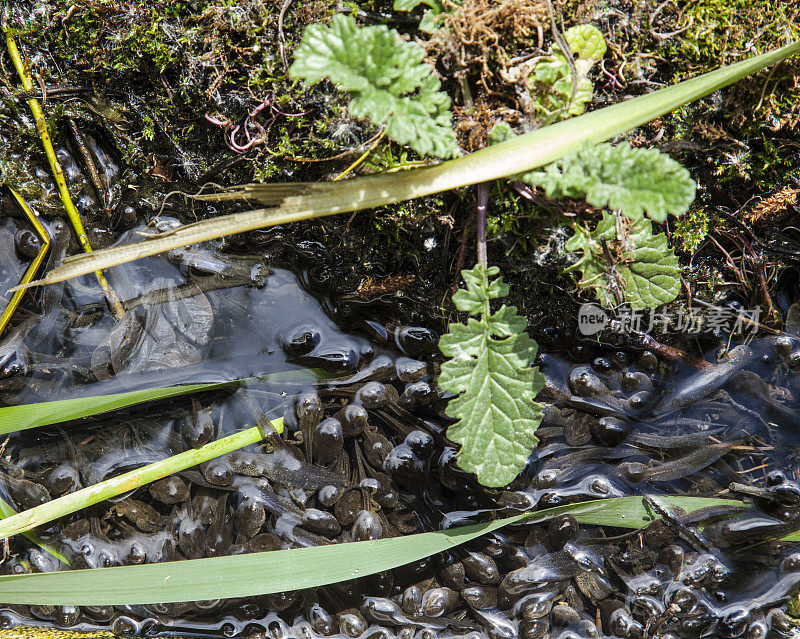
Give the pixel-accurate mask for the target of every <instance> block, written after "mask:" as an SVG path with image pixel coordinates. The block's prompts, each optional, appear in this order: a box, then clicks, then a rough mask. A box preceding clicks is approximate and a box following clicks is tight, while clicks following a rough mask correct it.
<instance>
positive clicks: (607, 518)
mask: <svg viewBox="0 0 800 639" xmlns="http://www.w3.org/2000/svg"><path fill="white" fill-rule="evenodd" d="M659 503H660V505H661V506H662V507H665V508H668V507H680V508H681V509H683V511H685V512H686V513H693V512H695V511H697V510H700V509H703V508H708V507H711V506H731V508H732V510H733V511H735V510H736V509H738V508H742V507H744V506H745V504H744V503H743V502H740V501H736V500H733V499H712V498H704V497H664V496H661V497H659ZM565 513H571V514H573V515H574V516H575V517H576V518H577V519H578V521H579V522H581V523H586V524H595V525H604V526H614V527H619V528H643V527H645V526H647V525H648V524H650V523H652V522H653V521H654V520H655V518H657V515H655V516H654V515H653V513H652V512H651V511H650V509H649V507H648V506H647V504H646V503H644V500H643V499H642V498H641V497H618V498H613V499H603V500H597V501H590V502H584V503H582V504H570V505H567V506H557V507H555V508H549V509H547V510H543V511H540V512H535V513H525V514H522V515H516V516H514V517H508V518H505V519H498V520H495V521H491V522H488V523H483V524H477V525H472V526H462V527H458V528H452V529H450V530H443V531H440V532H430V533H420V534H416V535H406V536H404V537H393V538H391V539H378V540H376V541H360V542H353V543H346V544H333V545H330V546H317V547H314V548H300V549H293V550H277V551H272V552H260V553H251V554H246V555H233V556H228V557H214V558H210V559H192V560H185V561H171V562H164V563H158V564H146V565H140V566H120V567H115V568H99V569H94V570H74V571H64V572H55V573H39V574H32V575H10V576H0V593H2V595H0V597H2V600H3V602H5V603H9V604H29V605H30V604H49V605H65V604H69V605H78V606H88V605H125V604H128V605H136V604H150V603H168V602H175V601H196V600H204V599H223V598H229V597H247V596H252V595H259V594H268V593H275V592H282V591H286V590H298V589H302V588H313V587H315V586H322V585H325V584H331V583H337V582H339V581H345V580H347V579H354V578H356V577H364V576H366V575H372V574H375V573H378V572H383V571H385V570H391V569H393V568H397V567H398V566H402V565H405V564H408V563H411V562H414V561H418V560H420V559H423V558H425V557H428V556H430V555H434V554H436V553H439V552H442V551H444V550H449V549H450V548H453V547H454V546H458V545H460V544H463V543H465V542H467V541H470V540H472V539H475V538H476V537H480V536H481V535H484V534H486V533H489V532H492V531H494V530H497V529H498V528H502V527H503V526H507V525H510V524H515V523H519V522H522V521H523V520H524V521H526V522H528V523H536V522H541V521H546V520H548V519H551V518H552V517H555V516H556V515H561V514H565Z"/></svg>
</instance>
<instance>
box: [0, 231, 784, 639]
mask: <svg viewBox="0 0 800 639" xmlns="http://www.w3.org/2000/svg"><path fill="white" fill-rule="evenodd" d="M173 223H174V222H173V221H172V220H170V219H168V218H163V219H160V220H158V221H156V222H154V223H153V224H151V225H150V226H149V227H147V228H145V227H142V228H137V229H133V230H131V231H129V232H128V233H127V234H126V235H124V236H123V237H121V238H120V240H119V241H121V242H125V241H130V239H132V238H135V237H136V236H137V235H138V234H140V233H147V232H152V229H153V228H155V229H161V230H163V229H165V228H168V227H169V226H170V225H171V224H173ZM55 231H56V233H55V235H56V236H57V235H58V232H57V231H58V229H55ZM108 277H109V281H110V283H111V285H112V286H113V287H114V289H115V291H116V292H117V294H118V295H119V296H120V298H121V300H122V301H123V304H124V306H125V308H126V310H127V313H126V315H125V317H124V318H122V319H121V320H119V321H117V320H115V319H114V318H113V317H112V316H111V315H110V314H109V313H108V311H107V309H106V306H105V304H104V303H103V299H102V297H101V296H100V292H99V288H98V287H97V286H96V284H95V283H94V282H93V281H92V280H91V279H90V278H85V279H84V280H81V281H79V282H76V283H67V284H65V285H63V286H61V287H56V290H51V291H48V292H46V293H45V295H44V297H43V298H42V311H43V313H42V315H41V316H40V317H34V318H33V319H31V320H29V321H28V322H27V323H24V324H22V325H20V327H18V328H17V329H16V330H11V331H9V332H7V333H6V335H5V337H4V339H3V342H2V346H0V352H1V353H2V357H1V358H0V361H1V362H2V375H1V377H2V380H0V389H2V400H3V401H4V402H6V403H8V404H17V403H27V402H33V401H41V400H43V399H53V398H56V397H59V398H61V397H74V396H81V395H95V394H101V393H108V392H116V391H120V390H132V389H138V388H144V387H149V386H156V385H158V386H161V385H169V384H177V383H186V382H197V381H223V380H230V379H235V378H241V377H252V376H256V375H263V374H273V377H272V378H270V379H269V380H265V379H263V378H262V380H261V381H257V382H254V383H253V384H251V385H248V386H247V387H244V388H240V389H238V390H235V391H217V392H213V393H206V394H200V395H197V396H195V397H194V398H182V399H178V400H170V401H168V402H162V403H160V404H157V405H156V406H152V405H151V406H140V407H132V408H128V409H125V410H123V411H120V412H118V413H115V414H113V415H111V416H108V417H104V418H96V419H93V420H89V421H86V422H83V423H72V424H66V425H64V426H63V427H59V428H45V429H36V430H29V431H23V432H19V433H16V434H14V435H12V436H11V437H10V438H9V440H8V442H7V443H6V444H5V447H4V456H3V459H2V479H3V481H2V484H1V485H0V497H3V498H4V499H6V500H7V501H9V502H11V503H12V504H14V505H15V506H16V507H17V508H20V509H21V508H27V507H31V506H33V505H36V504H37V503H41V502H42V501H46V500H48V499H50V498H53V497H56V496H59V495H61V494H64V493H66V492H69V491H72V490H75V489H77V488H79V487H82V486H86V485H90V484H93V483H96V482H98V481H101V480H103V479H104V478H107V477H109V476H113V475H114V474H116V473H119V472H122V471H123V470H129V469H131V468H133V467H135V466H138V465H141V464H144V463H150V462H153V461H156V460H159V459H163V458H165V457H166V456H169V455H171V454H175V453H177V452H180V451H182V450H185V449H187V448H189V447H192V446H199V445H202V444H204V443H206V442H207V441H209V440H211V439H214V438H218V437H222V436H225V435H228V434H231V433H233V432H235V431H237V430H240V429H242V428H243V427H247V426H251V425H253V424H255V423H256V421H257V420H258V419H260V418H262V417H263V416H268V417H273V416H278V415H284V416H285V419H286V425H287V428H286V431H285V433H284V435H283V437H282V441H281V442H274V441H273V442H272V443H271V444H270V448H269V449H264V448H262V447H259V446H252V447H249V448H248V449H245V450H243V451H241V452H236V453H231V454H229V455H227V456H225V457H222V458H220V459H218V460H215V461H212V462H210V463H208V464H206V465H204V466H202V467H199V468H194V469H191V470H189V471H186V472H184V473H180V474H179V475H177V476H175V477H173V478H171V479H168V480H162V481H160V482H157V483H156V484H153V485H152V486H150V487H147V488H143V489H140V490H137V491H135V492H134V493H132V494H128V495H124V496H123V497H121V498H119V499H117V500H115V501H114V503H108V502H106V503H103V504H98V505H97V506H94V507H92V508H89V509H87V510H85V511H82V512H80V513H76V514H75V515H73V516H71V517H67V518H65V519H63V520H60V521H58V522H57V523H56V524H55V525H54V526H52V527H51V528H49V529H48V530H47V531H46V532H43V533H42V534H43V536H44V537H45V538H46V539H47V540H48V541H50V542H51V543H54V544H56V545H57V546H58V547H59V548H60V549H61V551H62V552H63V553H65V554H66V555H67V556H68V557H69V559H70V562H71V564H72V566H73V567H74V568H84V567H86V568H97V567H103V566H114V565H125V564H135V563H144V562H157V561H166V560H178V559H182V558H199V557H204V556H219V555H224V554H232V553H243V552H253V551H259V550H276V549H280V548H291V547H301V546H308V545H319V544H328V543H339V542H347V541H351V540H363V539H374V538H379V537H389V536H396V535H402V534H410V533H414V532H421V531H429V530H439V529H441V528H442V527H444V526H447V527H450V526H454V525H459V524H466V523H471V522H475V521H483V520H486V519H487V518H490V517H494V516H497V515H501V514H503V515H506V514H512V513H515V512H519V511H521V510H529V509H541V508H545V507H549V506H555V505H559V504H565V503H571V502H576V501H581V500H587V499H598V498H607V497H620V496H626V495H649V496H652V497H653V498H654V500H653V501H652V502H651V505H652V508H654V509H656V511H658V510H657V509H659V508H660V506H659V502H658V500H657V497H658V496H659V495H697V496H709V497H714V496H730V497H738V498H746V499H750V498H752V499H753V502H754V507H753V508H752V509H750V510H748V511H746V512H744V513H741V514H738V515H737V516H736V517H734V518H732V519H721V520H720V521H718V522H717V523H714V524H712V525H709V526H707V527H706V528H705V529H702V530H701V529H699V528H697V526H696V525H695V524H696V523H697V522H696V521H694V520H691V519H686V518H684V517H682V516H681V515H680V513H676V512H671V511H666V512H665V515H666V517H665V519H664V520H663V521H661V522H657V523H655V524H653V525H651V526H649V527H648V528H646V529H644V530H642V531H634V532H630V531H627V530H621V529H620V530H614V529H610V528H599V527H593V526H586V525H579V524H578V523H577V522H576V521H575V519H574V518H572V517H571V516H561V517H559V518H557V519H555V520H553V521H551V522H550V523H548V524H541V525H518V526H514V527H509V528H508V529H504V530H503V531H501V532H499V533H495V534H492V535H488V536H486V537H485V538H482V539H480V540H477V541H475V542H472V543H470V544H467V545H466V546H464V547H461V548H456V549H454V550H453V551H452V552H451V553H447V554H445V555H439V556H435V557H431V558H429V559H426V560H423V561H420V562H417V563H416V564H413V565H411V566H406V567H403V568H400V569H397V570H394V571H391V572H388V573H383V574H379V575H374V576H371V577H365V578H363V579H360V580H357V581H353V582H347V583H343V584H336V585H332V586H326V587H323V588H319V589H316V591H304V592H298V593H282V594H278V595H268V596H261V597H251V598H247V599H244V600H241V599H240V600H225V601H213V602H193V603H186V604H163V605H154V606H127V607H115V608H111V607H81V608H78V607H69V606H67V607H50V606H33V607H23V606H11V607H7V608H6V609H4V610H3V611H2V613H0V614H2V623H3V624H4V625H5V626H6V627H8V626H15V625H17V624H22V625H25V624H31V623H33V624H42V625H45V626H47V627H57V628H70V629H73V630H97V629H110V630H111V631H113V632H115V633H117V634H120V635H125V636H130V635H150V636H156V635H160V634H163V635H179V634H185V635H191V636H227V637H231V636H238V635H243V636H249V637H262V636H264V637H266V636H269V637H272V638H273V639H282V638H284V637H297V638H298V639H308V638H310V637H316V636H342V637H352V638H355V637H363V638H364V639H368V638H369V639H379V638H384V637H385V638H387V639H388V638H390V637H393V636H394V635H397V636H398V637H402V638H403V639H411V638H412V637H413V638H416V639H433V638H434V637H437V636H438V637H447V636H465V635H468V636H469V635H474V636H476V637H477V636H480V637H490V638H492V639H501V638H502V639H505V638H510V637H517V636H519V637H524V638H526V639H529V638H534V637H547V636H554V637H555V636H560V637H575V636H587V637H591V636H616V637H631V638H639V637H644V636H663V637H668V636H675V635H678V636H681V637H688V638H691V637H699V636H722V637H738V636H746V637H748V638H752V639H756V638H758V637H761V636H765V635H766V632H767V631H768V630H769V629H772V631H773V632H775V633H777V634H778V635H781V634H783V635H787V636H788V633H789V632H790V627H789V622H788V621H787V619H786V617H785V615H784V613H783V612H782V611H781V610H780V608H781V604H782V602H783V601H785V599H786V597H787V596H788V594H789V593H790V591H791V590H792V588H793V587H794V586H795V585H796V584H797V583H798V582H800V554H795V553H794V550H793V548H792V547H791V546H790V545H783V544H780V543H778V542H777V541H776V540H777V539H779V538H780V537H782V536H784V535H786V534H788V533H790V532H793V531H795V530H798V529H800V518H798V513H799V511H798V506H800V484H798V483H797V482H798V479H799V478H798V476H797V470H796V469H797V456H798V450H800V449H799V448H798V443H800V439H799V438H798V436H797V434H796V431H795V428H796V424H797V423H798V421H800V420H798V409H800V404H798V400H797V397H798V392H800V376H799V375H798V372H797V368H796V366H795V364H796V361H797V355H798V353H800V340H797V339H796V338H793V337H761V338H757V339H754V340H752V341H750V342H749V343H747V344H742V345H738V346H735V347H734V348H732V349H731V351H730V352H729V353H728V354H727V358H726V359H723V360H722V361H721V362H720V363H718V364H715V366H713V367H711V368H710V369H709V370H703V371H698V370H696V369H693V368H691V367H689V366H687V365H684V364H676V363H675V362H671V361H665V360H659V358H657V357H656V356H655V355H653V354H652V353H650V352H641V351H640V352H622V351H612V350H608V349H603V348H601V347H597V346H592V345H589V344H584V345H582V347H581V348H580V349H572V355H571V356H570V355H568V354H567V353H565V352H552V353H543V354H542V355H541V356H540V362H539V364H540V366H541V368H542V370H543V372H544V373H545V375H546V377H547V387H546V390H545V391H543V393H542V395H541V396H540V399H542V400H543V401H544V402H545V403H546V404H547V409H546V417H545V420H544V422H543V424H542V426H541V427H540V430H539V435H540V438H541V440H542V441H541V442H540V444H539V447H538V448H537V450H536V451H535V453H534V454H533V455H532V456H531V459H530V462H529V464H528V467H527V468H526V470H525V472H524V473H523V474H522V475H521V476H520V477H518V478H517V479H516V480H515V481H514V482H513V483H512V484H511V485H510V486H509V487H507V488H506V489H504V490H487V489H483V488H482V487H480V486H479V485H477V484H476V483H475V481H474V480H473V478H472V477H471V476H470V475H467V474H466V473H463V472H461V471H460V470H458V468H457V467H456V465H455V452H456V449H455V447H454V446H452V445H450V444H449V443H448V442H447V440H446V438H445V437H444V435H443V431H444V429H445V428H446V426H447V421H446V418H444V416H443V413H442V409H443V399H444V398H443V397H442V394H441V393H440V392H439V391H437V390H436V389H435V388H433V387H432V386H431V381H432V376H431V374H432V373H433V372H434V370H435V357H434V356H433V350H434V348H435V340H436V334H435V333H433V332H432V331H430V330H428V329H424V328H414V327H391V328H388V329H387V328H385V327H382V326H380V325H377V324H374V323H372V324H363V326H368V327H369V330H368V332H361V333H360V334H348V333H346V332H344V331H343V330H341V329H340V328H339V327H338V326H337V325H336V323H335V322H334V321H332V320H331V319H330V317H329V316H328V314H327V313H326V308H330V306H331V305H332V304H335V300H327V299H324V298H321V297H319V296H318V295H317V296H315V294H314V292H313V291H311V290H309V289H308V288H307V287H306V286H304V285H303V283H302V282H301V279H300V278H298V277H297V276H296V275H294V274H293V273H291V272H290V271H287V270H283V269H280V268H277V267H274V266H272V265H270V264H268V263H267V260H266V259H265V258H264V257H263V256H229V255H226V254H224V253H223V252H221V251H220V250H219V249H218V248H217V247H215V246H213V245H209V246H202V247H193V248H191V249H189V250H184V251H180V252H175V253H173V254H170V255H168V256H166V257H154V258H148V259H147V260H142V261H141V262H139V263H136V264H135V265H133V266H125V267H118V268H116V269H113V270H111V271H109V273H108ZM707 359H708V361H711V362H714V361H715V360H716V353H709V354H708V357H707ZM275 375H282V376H283V378H282V379H283V381H281V378H280V377H278V379H276V378H275ZM731 485H733V489H731V488H730V486H731ZM714 514H716V515H727V514H730V513H726V512H721V513H714ZM60 568H62V566H60V565H59V564H58V562H57V561H56V560H54V559H53V558H52V557H50V556H49V555H48V554H46V553H44V552H43V551H41V550H40V549H39V548H38V547H36V546H32V545H31V544H30V543H29V542H28V541H27V540H24V539H22V538H14V539H13V540H12V542H11V554H10V556H9V557H7V558H6V559H5V560H4V561H3V562H2V564H0V571H2V572H3V573H4V574H8V573H14V572H20V571H24V570H33V571H51V570H58V569H60ZM0 598H1V596H0Z"/></svg>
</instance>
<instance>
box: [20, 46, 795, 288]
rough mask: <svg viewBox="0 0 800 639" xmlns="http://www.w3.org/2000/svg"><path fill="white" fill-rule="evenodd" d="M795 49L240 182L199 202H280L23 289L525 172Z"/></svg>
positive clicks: (103, 254) (104, 255)
mask: <svg viewBox="0 0 800 639" xmlns="http://www.w3.org/2000/svg"><path fill="white" fill-rule="evenodd" d="M797 53H800V42H794V43H792V44H789V45H787V46H785V47H782V48H780V49H776V50H774V51H770V52H768V53H764V54H762V55H759V56H755V57H753V58H751V59H750V60H744V61H742V62H737V63H736V64H732V65H730V66H728V67H723V68H722V69H718V70H716V71H711V72H710V73H706V74H704V75H701V76H698V77H696V78H692V79H691V80H686V81H684V82H681V83H679V84H676V85H673V86H670V87H666V88H664V89H660V90H658V91H655V92H653V93H650V94H647V95H643V96H640V97H637V98H633V99H632V100H628V101H626V102H622V103H620V104H615V105H613V106H610V107H606V108H604V109H598V110H597V111H593V112H591V113H588V114H586V115H582V116H580V117H576V118H572V119H570V120H565V121H564V122H559V123H557V124H554V125H551V126H548V127H544V128H541V129H537V130H535V131H532V132H530V133H527V134H525V135H520V136H517V137H515V138H513V139H510V140H507V141H505V142H502V143H500V144H496V145H493V146H490V147H488V148H486V149H483V150H481V151H478V152H476V153H472V154H471V155H468V156H466V157H463V158H458V159H456V160H450V161H448V162H443V163H441V164H438V165H436V166H430V167H425V168H422V169H417V170H411V171H404V172H401V173H391V174H382V175H374V176H368V177H362V178H356V179H353V180H346V181H344V182H323V183H297V184H255V185H246V186H244V187H240V188H238V189H234V190H232V191H230V192H228V193H223V194H219V195H211V196H202V198H201V199H218V200H219V199H239V200H247V199H250V200H260V201H262V202H264V203H266V204H268V205H276V204H277V205H279V206H277V207H275V208H267V209H258V210H255V211H245V212H241V213H234V214H232V215H225V216H221V217H217V218H213V219H209V220H204V221H202V222H197V223H194V224H189V225H187V226H183V227H179V228H177V229H175V230H173V231H170V232H169V233H165V234H161V235H157V236H154V237H153V238H151V239H147V240H143V241H141V242H136V243H134V244H128V245H126V246H120V247H116V248H107V249H102V250H99V251H95V252H93V253H89V254H84V255H76V256H72V257H70V258H68V259H66V260H64V263H63V264H62V265H60V266H58V267H56V268H54V269H53V270H51V271H50V272H49V273H48V274H47V277H45V278H44V279H42V280H39V281H37V282H32V283H31V284H28V285H27V286H35V285H39V284H52V283H54V282H60V281H63V280H65V279H69V278H71V277H76V276H78V275H83V274H86V273H91V272H92V271H94V270H96V269H105V268H109V267H111V266H115V265H117V264H122V263H125V262H130V261H132V260H135V259H139V258H141V257H146V256H148V255H155V254H157V253H162V252H164V251H168V250H171V249H173V248H178V247H181V246H187V245H189V244H194V243H196V242H204V241H207V240H211V239H214V238H218V237H222V236H225V235H231V234H234V233H243V232H245V231H251V230H254V229H258V228H263V227H265V226H270V225H274V224H286V223H289V222H296V221H299V220H305V219H309V218H314V217H322V216H326V215H335V214H338V213H348V212H352V211H360V210H363V209H368V208H375V207H377V206H383V205H385V204H391V203H393V202H399V201H403V200H410V199H412V198H416V197H421V196H424V195H430V194H432V193H438V192H440V191H447V190H450V189H454V188H459V187H463V186H467V185H470V184H477V183H480V182H486V181H488V180H493V179H497V178H502V177H508V176H511V175H515V174H517V173H523V172H526V171H530V170H532V169H535V168H538V167H540V166H544V165H545V164H549V163H550V162H553V161H555V160H558V159H559V158H562V157H564V156H565V155H567V154H569V153H572V152H574V151H577V150H578V149H579V148H580V147H581V145H582V144H584V143H586V142H593V143H597V142H602V141H603V140H607V139H609V138H611V137H613V136H615V135H619V134H620V133H624V132H625V131H627V130H629V129H633V128H635V127H637V126H640V125H642V124H644V123H645V122H648V121H650V120H652V119H653V118H656V117H658V116H661V115H663V114H665V113H668V112H669V111H672V110H673V109H675V108H677V107H679V106H681V105H683V104H686V103H687V102H691V101H693V100H697V99H699V98H701V97H703V96H705V95H708V94H709V93H712V92H714V91H716V90H718V89H720V88H722V87H725V86H727V85H729V84H731V83H733V82H736V81H737V80H740V79H741V78H743V77H745V76H747V75H750V74H751V73H754V72H756V71H758V70H760V69H763V68H764V67H768V66H770V65H773V64H776V63H778V62H781V61H782V60H784V59H786V58H788V57H790V56H792V55H795V54H797ZM27 286H26V287H27ZM21 288H25V287H21ZM11 290H12V291H13V290H15V289H11Z"/></svg>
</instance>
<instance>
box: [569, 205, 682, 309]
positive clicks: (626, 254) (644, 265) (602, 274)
mask: <svg viewBox="0 0 800 639" xmlns="http://www.w3.org/2000/svg"><path fill="white" fill-rule="evenodd" d="M623 226H624V227H625V229H626V230H625V233H624V235H625V237H619V236H618V232H617V220H616V218H615V217H614V216H613V215H610V214H608V213H604V214H603V219H602V220H601V221H600V222H599V223H598V224H597V227H596V228H595V229H594V231H592V232H591V233H590V232H589V231H587V230H586V229H583V228H581V227H577V228H576V229H575V235H573V236H572V237H571V238H570V239H569V241H568V242H567V243H566V249H567V250H568V251H575V252H580V253H581V257H580V259H579V260H578V261H577V262H576V263H575V264H573V265H572V266H571V267H569V269H567V270H578V271H580V272H581V279H580V282H579V285H580V286H581V287H582V288H593V289H595V291H596V292H597V298H598V299H599V300H600V302H601V304H603V305H604V306H616V305H617V303H618V302H619V300H618V299H617V295H621V296H622V298H623V301H624V303H626V304H628V305H629V306H630V307H631V308H632V309H634V310H642V309H645V308H655V307H657V306H661V305H662V304H667V303H669V302H671V301H672V300H674V299H675V298H676V297H677V296H678V293H679V292H680V265H679V264H678V258H677V257H676V256H675V253H673V251H672V249H671V248H670V247H669V246H668V244H667V238H666V236H665V235H664V234H663V233H658V234H657V235H653V225H652V223H651V222H650V220H647V219H645V218H639V219H638V220H634V221H630V222H627V223H624V224H623ZM604 241H605V244H606V246H607V247H608V250H609V253H610V254H611V256H612V259H613V260H614V262H615V263H614V264H609V263H608V261H607V259H606V256H605V252H604V250H603V242H604Z"/></svg>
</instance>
